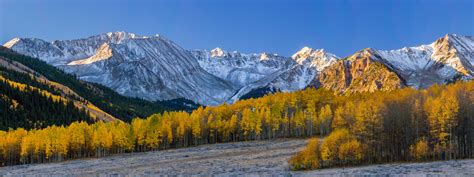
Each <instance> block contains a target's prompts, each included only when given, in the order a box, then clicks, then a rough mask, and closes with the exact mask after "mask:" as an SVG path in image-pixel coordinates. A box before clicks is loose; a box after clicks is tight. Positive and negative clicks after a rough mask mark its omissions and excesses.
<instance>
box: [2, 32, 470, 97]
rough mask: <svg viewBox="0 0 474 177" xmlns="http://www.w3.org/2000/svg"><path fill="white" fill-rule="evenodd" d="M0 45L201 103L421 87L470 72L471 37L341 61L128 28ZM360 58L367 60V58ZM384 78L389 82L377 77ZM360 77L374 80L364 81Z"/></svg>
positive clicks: (144, 92)
mask: <svg viewBox="0 0 474 177" xmlns="http://www.w3.org/2000/svg"><path fill="white" fill-rule="evenodd" d="M4 46H5V47H8V48H11V49H13V50H15V51H17V52H19V53H22V54H25V55H29V56H33V57H37V58H40V59H42V60H44V61H46V62H48V63H49V64H52V65H54V66H57V67H59V68H62V69H63V70H65V71H66V72H69V73H74V74H76V75H78V76H79V78H81V79H83V80H86V81H90V82H95V83H100V84H103V85H105V86H108V87H110V88H112V89H114V90H115V91H117V92H118V93H120V94H123V95H127V96H132V97H140V98H144V99H148V100H167V99H173V98H187V99H191V100H193V101H196V102H198V103H201V104H205V105H216V104H221V103H224V102H230V103H232V102H234V101H236V100H238V99H240V97H242V96H244V95H246V94H248V93H252V91H254V90H280V91H285V92H291V91H297V90H301V89H304V88H306V87H320V86H323V87H328V88H340V89H339V90H344V91H348V92H351V90H355V91H358V90H360V91H364V90H372V91H373V90H377V89H379V88H386V89H391V88H393V89H395V88H399V87H405V86H410V87H414V88H426V87H428V86H431V85H433V84H435V83H438V84H444V83H449V82H452V81H456V80H467V79H473V77H474V67H473V66H474V38H473V37H470V36H460V35H455V34H453V35H446V36H444V37H442V38H440V39H438V40H436V41H435V42H433V43H431V44H429V45H421V46H417V47H405V48H402V49H398V50H389V51H385V50H376V49H366V50H363V51H365V53H366V54H367V56H365V55H364V57H362V59H361V60H360V62H359V60H357V62H355V60H354V61H352V62H351V61H346V60H348V59H347V58H346V59H344V60H342V61H341V59H340V58H338V57H337V56H336V55H334V54H331V53H328V52H326V51H325V50H323V49H318V50H315V49H311V48H309V47H304V48H302V49H301V50H299V51H298V52H296V53H295V54H294V55H293V56H292V57H284V56H280V55H277V54H270V53H259V54H242V53H239V52H227V51H225V50H222V49H220V48H216V49H213V50H211V51H207V50H191V51H190V50H185V49H183V48H181V47H180V46H178V45H177V44H175V43H174V42H172V41H170V40H168V39H165V38H163V37H160V36H139V35H135V34H132V33H126V32H110V33H104V34H99V35H96V36H92V37H89V38H85V39H77V40H57V41H53V42H46V41H43V40H40V39H31V38H15V39H13V40H11V41H9V42H7V43H6V44H4ZM358 54H360V53H359V52H358V53H356V54H355V55H351V56H352V58H354V57H353V56H358ZM348 58H351V57H348ZM356 58H357V57H356ZM373 61H374V62H373ZM366 62H370V66H365V65H366V64H367V63H366ZM378 63H380V64H382V65H383V66H381V65H379V64H378ZM354 64H355V65H354ZM333 66H334V67H333ZM358 68H359V69H361V70H360V71H358V72H365V70H366V69H367V68H369V69H372V70H371V73H365V74H364V73H357V72H355V71H353V70H354V69H358ZM373 70H380V71H373ZM382 70H383V71H382ZM343 71H344V72H346V71H347V72H351V74H349V75H347V76H348V77H349V76H350V77H352V76H357V79H356V80H354V82H353V83H354V84H352V85H351V86H344V85H341V84H344V83H339V82H340V81H341V78H338V77H340V76H341V77H342V76H343V74H342V75H341V73H340V72H343ZM321 73H325V74H324V77H320V76H321ZM377 73H379V74H380V73H383V74H385V75H384V76H386V77H382V76H377V75H376V74H377ZM392 73H394V74H392ZM393 76H395V77H397V78H393ZM364 77H366V78H364ZM387 78H390V79H388V80H390V82H388V81H387V83H385V84H384V83H379V82H383V81H385V80H387ZM346 79H348V78H346ZM352 79H354V78H352ZM370 79H373V80H370ZM374 79H375V80H374ZM355 81H357V82H355ZM359 81H360V82H359ZM362 81H363V82H362ZM364 83H377V84H378V85H377V84H375V85H377V86H370V87H368V86H367V85H364ZM398 83H400V84H398ZM321 84H325V85H326V86H324V85H321ZM372 85H373V84H372ZM379 85H387V87H379Z"/></svg>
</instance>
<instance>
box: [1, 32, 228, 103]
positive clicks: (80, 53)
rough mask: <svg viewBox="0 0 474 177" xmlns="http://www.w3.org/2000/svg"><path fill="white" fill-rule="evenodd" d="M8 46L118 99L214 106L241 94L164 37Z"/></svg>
mask: <svg viewBox="0 0 474 177" xmlns="http://www.w3.org/2000/svg"><path fill="white" fill-rule="evenodd" d="M5 47H8V48H11V49H13V50H14V51H17V52H19V53H22V54H25V55H29V56H33V57H37V58H40V59H42V60H44V61H46V62H48V63H49V64H52V65H54V66H57V67H59V68H62V69H64V70H65V71H66V72H69V73H74V74H76V75H77V76H79V78H80V79H83V80H86V81H90V82H95V83H100V84H103V85H105V86H108V87H110V88H112V89H114V90H115V91H117V92H118V93H120V94H123V95H127V96H133V97H141V98H144V99H148V100H167V99H174V98H187V99H190V100H193V101H196V102H198V103H202V104H207V105H215V104H220V103H223V102H225V101H226V100H228V99H229V98H230V97H231V96H232V95H233V93H235V92H236V90H237V88H234V87H233V85H232V84H230V83H228V82H226V81H224V80H222V79H220V78H218V77H216V76H214V75H211V74H209V73H208V72H206V71H205V70H203V69H202V68H201V67H200V66H199V64H198V62H197V60H196V59H195V58H194V56H193V55H192V54H191V53H190V52H189V51H187V50H185V49H183V48H181V47H179V46H178V45H176V44H175V43H173V42H172V41H170V40H167V39H165V38H163V37H161V36H151V37H148V36H138V35H135V34H132V33H126V32H114V33H105V34H100V35H97V36H92V37H89V38H86V39H77V40H64V41H53V42H46V41H43V40H40V39H28V38H25V39H14V40H12V41H10V42H7V43H6V44H5Z"/></svg>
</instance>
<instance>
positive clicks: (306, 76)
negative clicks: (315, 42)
mask: <svg viewBox="0 0 474 177" xmlns="http://www.w3.org/2000/svg"><path fill="white" fill-rule="evenodd" d="M292 59H293V60H294V61H295V62H296V63H297V64H296V65H295V66H294V67H293V68H292V69H290V70H288V71H287V72H285V73H283V74H281V75H280V76H279V77H278V78H277V79H276V80H275V81H274V82H273V83H272V85H273V86H274V87H276V88H278V89H279V90H281V91H287V92H291V91H296V90H301V89H304V88H306V87H307V86H308V85H309V84H310V83H311V81H313V80H314V79H315V78H317V77H318V75H319V73H320V72H321V71H323V70H324V69H325V68H327V67H328V66H331V65H332V64H334V63H335V62H336V61H337V60H339V59H340V58H339V57H337V56H336V55H334V54H332V53H328V52H326V51H325V50H323V49H317V50H315V49H311V48H309V47H303V48H302V49H301V50H299V51H298V52H296V53H295V54H294V55H293V56H292Z"/></svg>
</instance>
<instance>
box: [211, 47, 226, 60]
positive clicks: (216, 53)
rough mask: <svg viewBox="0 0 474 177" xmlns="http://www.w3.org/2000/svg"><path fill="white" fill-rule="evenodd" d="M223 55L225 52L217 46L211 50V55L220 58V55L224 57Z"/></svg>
mask: <svg viewBox="0 0 474 177" xmlns="http://www.w3.org/2000/svg"><path fill="white" fill-rule="evenodd" d="M225 56H227V52H226V51H224V50H222V49H221V48H219V47H216V48H215V49H212V50H211V57H218V58H222V57H225Z"/></svg>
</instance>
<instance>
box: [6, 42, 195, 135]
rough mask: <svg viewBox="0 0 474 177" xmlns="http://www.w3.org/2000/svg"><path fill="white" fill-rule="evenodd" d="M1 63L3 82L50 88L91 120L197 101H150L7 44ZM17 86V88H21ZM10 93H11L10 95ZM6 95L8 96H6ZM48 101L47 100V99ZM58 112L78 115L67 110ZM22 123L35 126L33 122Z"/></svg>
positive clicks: (130, 115) (136, 114)
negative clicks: (81, 77)
mask: <svg viewBox="0 0 474 177" xmlns="http://www.w3.org/2000/svg"><path fill="white" fill-rule="evenodd" d="M0 64H1V66H2V70H1V71H2V75H1V76H2V77H3V78H4V79H3V80H4V82H7V81H8V82H15V84H16V85H18V84H23V85H25V86H31V87H35V88H33V90H38V91H39V92H50V93H51V94H52V95H54V96H57V97H61V100H65V102H71V103H74V105H75V107H76V108H77V109H79V110H81V109H84V111H85V112H88V113H90V116H89V117H90V118H92V120H104V121H112V120H116V119H120V120H124V121H130V120H131V119H132V118H135V117H147V116H149V115H151V114H153V113H156V112H163V111H165V110H190V109H193V108H194V106H195V104H194V103H192V102H190V101H186V100H184V99H181V100H171V101H164V102H150V101H146V100H142V99H138V98H129V97H125V96H122V95H120V94H118V93H116V92H114V91H113V90H111V89H109V88H107V87H104V86H101V85H99V84H93V83H88V82H84V81H80V80H78V79H76V77H75V76H73V75H70V74H66V73H64V72H63V71H60V70H58V69H56V68H55V67H53V66H50V65H48V64H46V63H45V62H43V61H40V60H38V59H35V58H31V57H27V56H23V55H20V54H17V53H15V52H13V51H11V50H9V49H7V48H4V47H2V48H1V49H0ZM10 85H11V84H10ZM16 90H17V91H18V89H16ZM30 90H31V89H30ZM1 92H2V93H3V92H5V90H1ZM3 94H6V93H3ZM8 94H11V93H8ZM51 94H48V95H51ZM7 96H8V97H10V96H11V95H7ZM48 97H49V96H48ZM5 99H7V98H6V97H5ZM7 100H11V99H7ZM33 101H34V100H33ZM10 102H11V101H10ZM45 105H47V104H46V103H45ZM38 109H39V108H38ZM7 112H10V111H7ZM32 114H33V113H32V112H31V113H25V114H24V115H23V116H26V117H31V116H32ZM42 114H44V115H50V116H51V115H57V114H55V113H54V112H47V111H46V112H42ZM58 116H67V117H70V116H73V117H75V116H74V115H68V114H64V115H58ZM82 117H84V116H82ZM86 117H87V116H86ZM77 120H80V119H77ZM22 121H25V120H24V118H21V119H19V120H17V121H15V122H22ZM32 124H34V123H32ZM9 125H13V124H9ZM40 125H42V126H40V127H44V126H45V125H44V124H40ZM63 125H67V124H63ZM15 127H18V126H12V128H15ZM20 127H24V128H32V127H31V126H20ZM33 127H34V126H33Z"/></svg>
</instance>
